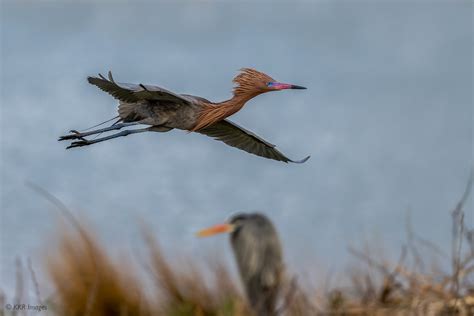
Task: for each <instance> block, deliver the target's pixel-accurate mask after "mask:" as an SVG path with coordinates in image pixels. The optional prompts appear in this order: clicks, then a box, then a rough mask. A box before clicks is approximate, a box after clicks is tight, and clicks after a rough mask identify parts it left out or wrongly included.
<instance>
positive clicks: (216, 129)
mask: <svg viewBox="0 0 474 316" xmlns="http://www.w3.org/2000/svg"><path fill="white" fill-rule="evenodd" d="M196 132H197V133H201V134H204V135H207V136H210V137H213V138H215V139H217V140H220V141H222V142H224V143H226V144H227V145H229V146H232V147H236V148H239V149H241V150H244V151H246V152H248V153H251V154H254V155H257V156H260V157H264V158H268V159H273V160H278V161H283V162H294V163H303V162H305V161H306V160H308V159H309V157H310V156H308V157H306V158H304V159H302V160H291V159H289V158H288V157H286V156H285V155H283V154H282V153H281V152H279V151H278V150H277V149H276V148H275V145H273V144H270V143H269V142H267V141H265V140H264V139H262V138H260V137H258V136H257V135H255V134H254V133H252V132H251V131H248V130H246V129H244V128H242V127H240V126H238V125H237V124H235V123H233V122H231V121H229V120H222V121H220V122H217V123H214V124H212V125H211V126H208V127H205V128H202V129H200V130H197V131H196Z"/></svg>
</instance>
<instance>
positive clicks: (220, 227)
mask: <svg viewBox="0 0 474 316" xmlns="http://www.w3.org/2000/svg"><path fill="white" fill-rule="evenodd" d="M267 223H270V221H269V220H268V219H267V218H266V217H265V216H264V215H262V214H259V213H252V214H247V213H238V214H236V215H233V216H232V217H230V218H229V220H228V221H226V222H225V223H222V224H217V225H214V226H211V227H208V228H205V229H203V230H200V231H199V232H197V236H199V237H208V236H213V235H216V234H221V233H231V234H234V233H235V234H237V233H238V231H239V230H240V229H241V228H242V227H243V226H246V225H249V226H252V225H253V226H265V225H266V224H267ZM270 225H271V224H270Z"/></svg>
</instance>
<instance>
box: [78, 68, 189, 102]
mask: <svg viewBox="0 0 474 316" xmlns="http://www.w3.org/2000/svg"><path fill="white" fill-rule="evenodd" d="M108 77H109V78H108V79H107V78H105V77H104V76H102V75H101V74H99V77H88V78H87V81H88V82H89V83H90V84H93V85H95V86H97V87H99V88H100V89H101V90H103V91H105V92H107V93H109V94H110V95H112V96H113V97H114V98H116V99H118V100H120V101H124V102H130V103H134V102H139V101H142V100H149V101H173V102H176V103H182V104H189V103H190V102H191V100H189V99H188V98H187V97H185V96H181V95H179V94H176V93H174V92H171V91H168V90H166V89H164V88H161V87H158V86H152V85H144V84H131V83H118V82H115V80H114V78H113V77H112V73H111V72H110V71H109V75H108Z"/></svg>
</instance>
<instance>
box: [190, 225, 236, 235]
mask: <svg viewBox="0 0 474 316" xmlns="http://www.w3.org/2000/svg"><path fill="white" fill-rule="evenodd" d="M233 230H234V225H232V224H217V225H214V226H211V227H209V228H206V229H203V230H200V231H198V232H197V233H196V235H197V236H198V237H208V236H212V235H215V234H222V233H231V232H232V231H233Z"/></svg>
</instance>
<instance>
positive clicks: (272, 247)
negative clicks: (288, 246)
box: [197, 213, 284, 316]
mask: <svg viewBox="0 0 474 316" xmlns="http://www.w3.org/2000/svg"><path fill="white" fill-rule="evenodd" d="M218 233H230V243H231V245H232V249H233V252H234V257H235V259H236V261H237V266H238V268H239V273H240V278H241V280H242V283H243V284H244V288H245V292H246V294H247V297H248V300H249V303H250V305H251V306H252V309H253V310H254V311H255V314H256V315H258V316H274V315H276V314H277V309H276V305H277V300H278V296H279V292H280V288H281V285H282V281H283V273H284V264H283V259H282V257H283V255H282V247H281V244H280V239H279V237H278V233H277V232H276V229H275V227H274V226H273V224H272V222H271V221H270V219H268V218H267V217H266V216H265V215H263V214H259V213H249V214H245V213H242V214H237V215H235V216H233V217H231V218H230V220H229V221H227V222H226V223H224V224H218V225H215V226H212V227H209V228H207V229H203V230H201V231H199V232H198V233H197V235H198V236H200V237H207V236H211V235H215V234H218Z"/></svg>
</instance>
